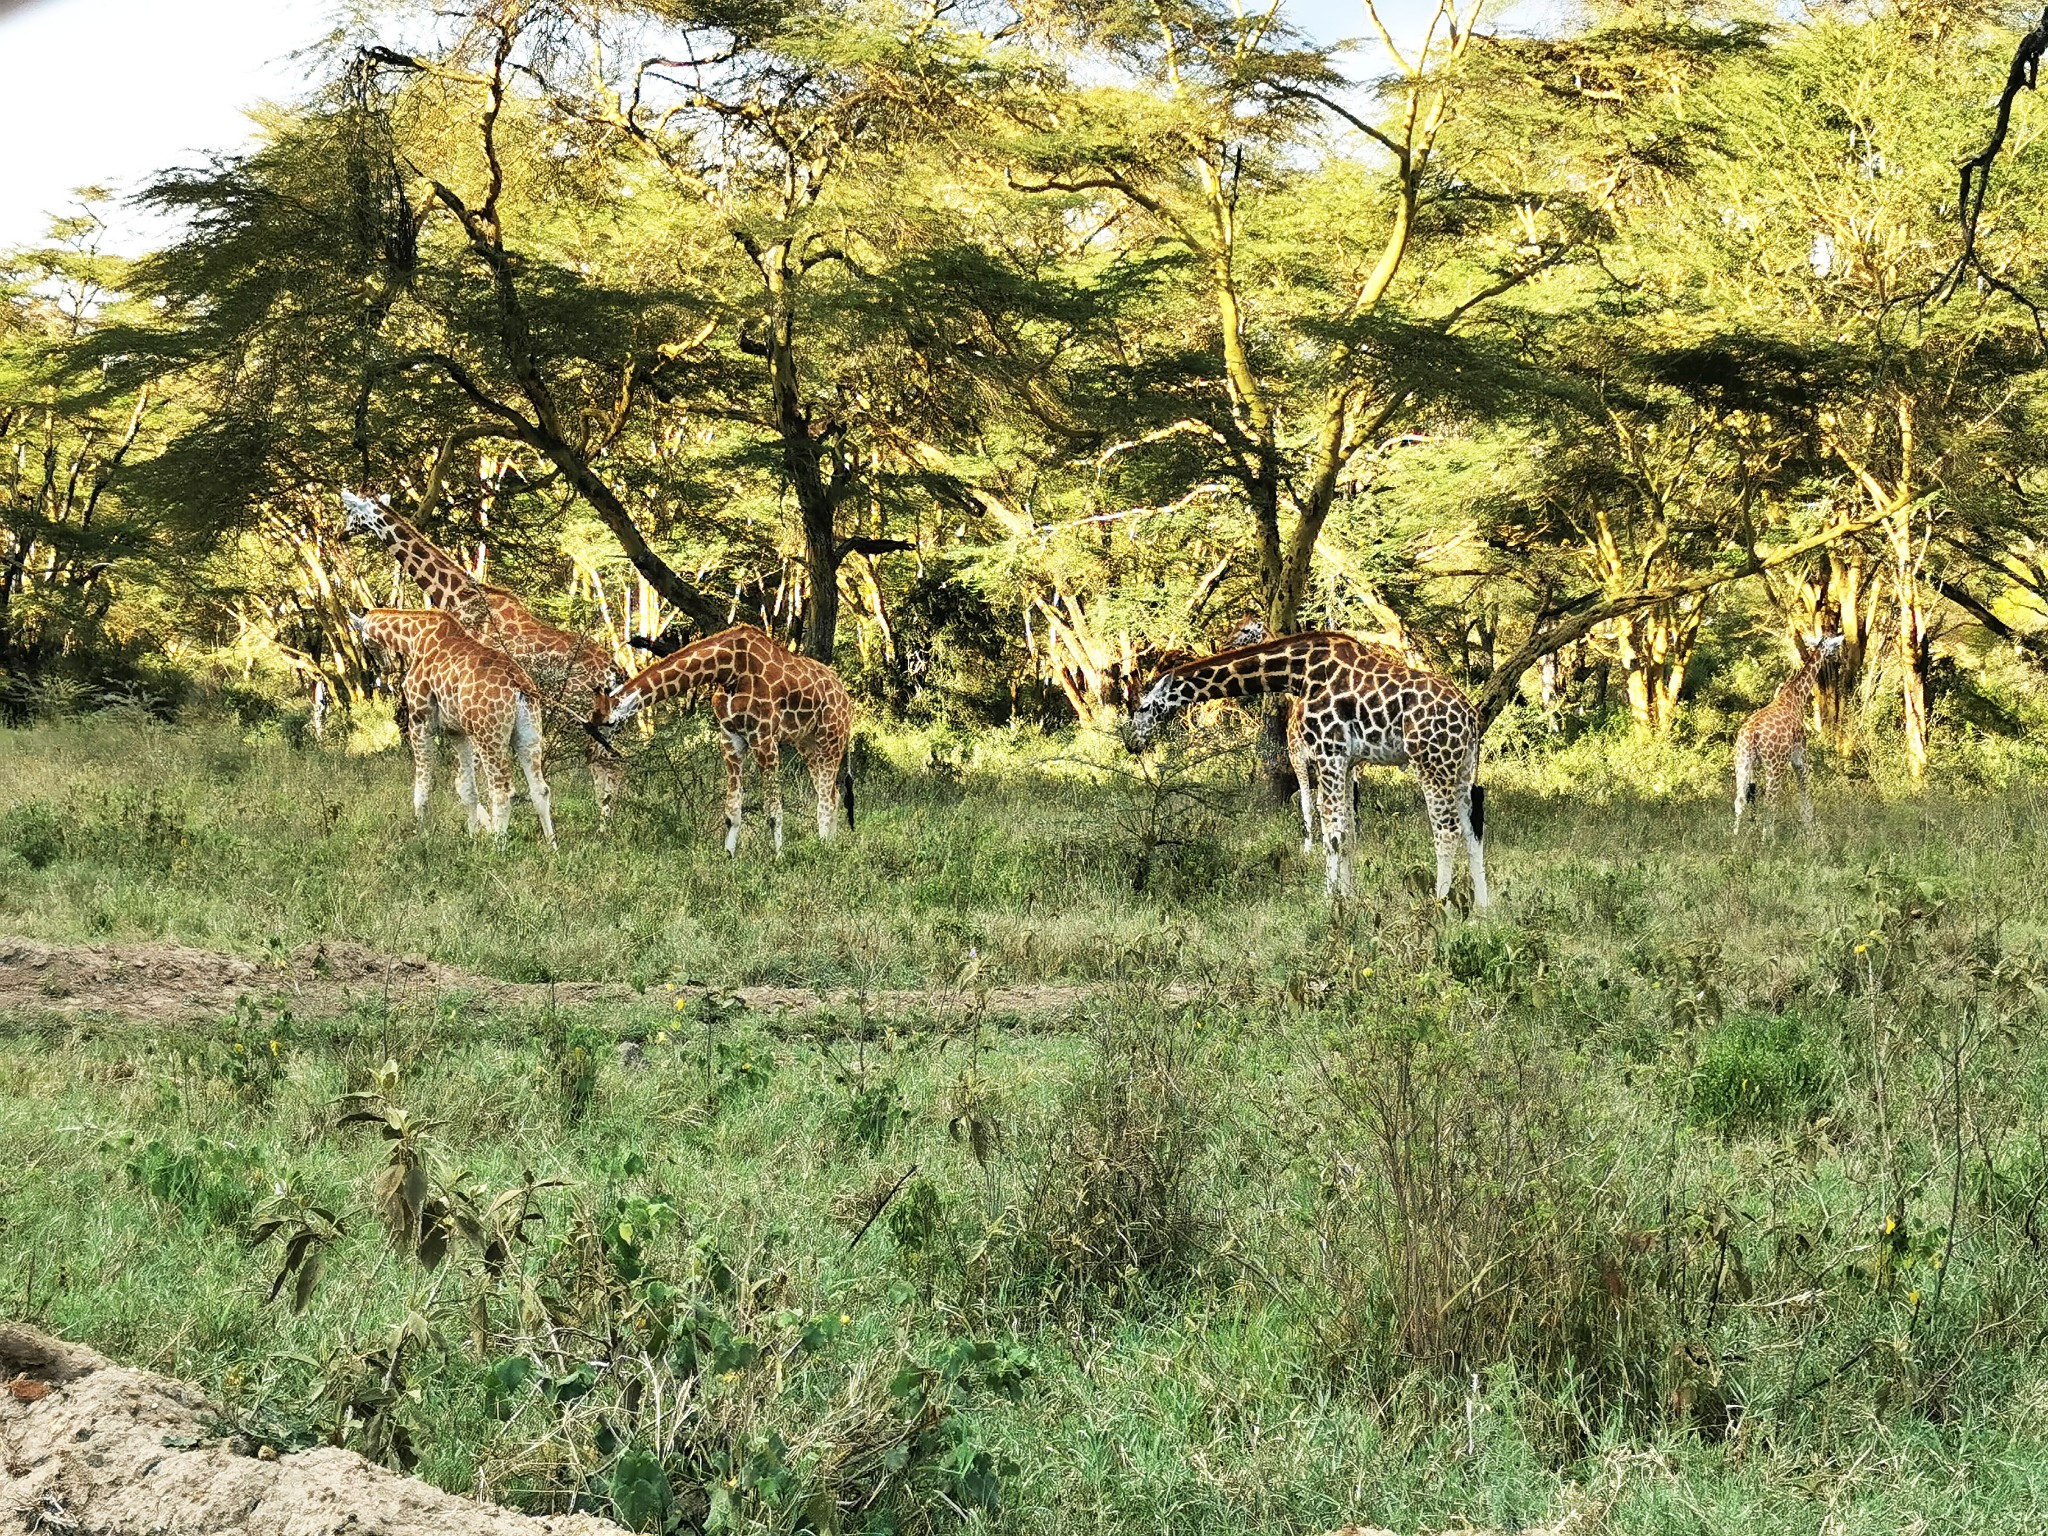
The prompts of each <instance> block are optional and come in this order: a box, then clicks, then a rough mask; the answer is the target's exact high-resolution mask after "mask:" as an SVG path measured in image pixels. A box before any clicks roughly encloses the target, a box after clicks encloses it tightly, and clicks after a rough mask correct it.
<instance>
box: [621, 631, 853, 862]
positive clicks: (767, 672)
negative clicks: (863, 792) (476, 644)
mask: <svg viewBox="0 0 2048 1536" xmlns="http://www.w3.org/2000/svg"><path fill="white" fill-rule="evenodd" d="M701 696H708V697H709V698H710V701H711V713H712V717H713V718H714V719H715V720H716V721H717V722H718V729H719V737H720V740H721V743H722V745H723V746H724V749H725V851H726V852H727V853H728V854H730V855H732V856H734V857H737V856H738V854H739V846H740V815H741V810H742V799H741V791H740V774H741V770H742V769H743V768H744V766H745V763H746V759H747V757H748V756H749V755H751V756H752V757H753V759H754V762H755V765H756V766H757V767H758V768H759V770H760V774H761V792H762V797H763V799H764V800H765V801H766V803H767V809H768V824H769V828H770V830H771V832H772V833H773V838H774V844H775V851H776V852H777V853H780V852H782V787H781V784H780V782H779V781H778V779H777V777H776V769H777V767H778V766H779V764H780V762H781V751H782V748H783V747H784V746H792V747H794V748H795V749H796V750H797V752H798V754H799V755H800V756H801V757H802V758H803V760H804V764H805V766H806V767H807V768H809V769H810V772H811V787H812V788H813V789H814V790H815V791H816V792H817V796H818V836H819V837H820V838H824V839H828V840H829V839H830V838H831V837H833V836H834V835H835V834H836V833H837V831H838V826H839V804H840V800H841V797H842V795H843V797H844V799H845V803H846V827H847V830H848V831H852V830H853V769H852V763H851V760H850V758H849V756H848V753H847V748H848V745H849V744H850V742H851V739H852V735H853V701H852V699H851V698H849V697H848V695H847V692H846V687H845V685H844V684H843V683H841V682H840V681H839V675H838V674H837V673H836V672H834V671H833V670H832V669H831V668H830V667H828V666H826V665H825V664H824V663H823V662H821V661H814V660H812V659H811V658H810V657H808V656H799V655H797V654H796V653H795V652H793V651H790V650H787V649H785V648H784V647H783V646H781V645H779V644H777V643H776V641H775V640H774V638H773V637H771V636H770V635H768V634H767V633H766V632H765V631H762V630H759V629H756V628H754V627H753V626H752V625H749V624H741V625H736V626H735V627H733V628H732V629H727V630H721V631H720V632H719V633H717V634H715V635H707V636H705V637H704V638H703V639H701V640H694V641H692V642H691V643H690V644H688V645H686V646H682V647H681V648H679V649H677V650H674V651H671V652H670V653H669V654H668V655H666V656H664V657H662V658H661V659H660V660H659V661H656V662H654V663H652V664H651V665H649V666H648V667H646V668H645V669H643V670H642V671H640V672H639V673H637V674H636V675H635V676H633V677H631V678H629V679H627V680H626V682H624V683H623V684H621V685H620V686H619V687H618V688H617V689H616V691H606V690H604V689H599V690H597V692H596V701H595V704H594V707H593V708H592V711H591V715H590V719H589V721H588V722H587V724H588V725H589V728H590V730H591V733H592V734H593V735H595V736H599V737H600V739H602V733H603V732H605V731H608V730H610V729H612V728H614V727H616V726H619V725H622V724H624V723H625V722H626V721H628V720H630V719H632V718H633V716H634V715H636V714H638V713H639V712H640V711H641V710H642V709H643V708H645V707H647V706H648V705H650V704H660V703H663V702H665V701H667V700H669V699H686V698H694V697H701Z"/></svg>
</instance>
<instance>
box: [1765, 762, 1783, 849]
mask: <svg viewBox="0 0 2048 1536" xmlns="http://www.w3.org/2000/svg"><path fill="white" fill-rule="evenodd" d="M1784 780H1785V765H1784V764H1783V763H1781V762H1779V761H1778V760H1777V759H1776V758H1774V757H1768V756H1767V757H1765V758H1764V804H1765V808H1766V809H1765V826H1766V827H1767V829H1768V830H1769V831H1770V832H1771V833H1772V834H1773V835H1776V833H1777V830H1778V791H1779V790H1780V789H1781V788H1783V787H1784Z"/></svg>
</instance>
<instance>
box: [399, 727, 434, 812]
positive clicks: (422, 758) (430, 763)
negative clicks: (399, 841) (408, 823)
mask: <svg viewBox="0 0 2048 1536" xmlns="http://www.w3.org/2000/svg"><path fill="white" fill-rule="evenodd" d="M428 715H429V711H427V710H426V709H423V708H422V709H413V710H410V711H408V718H407V719H406V722H405V736H406V741H407V744H408V745H410V746H411V747H412V819H413V820H414V821H415V822H417V823H419V825H420V827H421V829H422V830H424V829H425V827H426V825H427V796H428V795H429V794H430V793H431V792H432V791H433V788H434V727H433V722H432V721H431V720H430V719H429V718H428Z"/></svg>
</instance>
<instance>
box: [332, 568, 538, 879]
mask: <svg viewBox="0 0 2048 1536" xmlns="http://www.w3.org/2000/svg"><path fill="white" fill-rule="evenodd" d="M349 627H350V628H352V629H353V630H355V632H356V633H357V634H359V635H361V636H362V637H363V639H364V640H366V641H368V642H369V643H370V644H372V645H374V646H376V647H377V648H378V649H379V650H382V651H385V652H387V653H389V654H391V655H394V656H397V657H399V658H400V659H402V660H403V661H404V663H405V682H404V685H403V687H404V696H405V704H406V712H407V717H408V718H407V721H406V736H407V738H408V740H409V742H410V744H411V746H412V813H413V816H414V818H415V819H416V820H418V821H419V822H420V823H421V824H422V825H424V824H425V822H426V816H427V795H428V793H429V791H431V790H432V789H433V786H434V749H435V743H436V741H437V740H438V739H439V738H440V737H441V735H443V734H444V733H446V734H448V735H452V736H453V737H454V738H455V755H456V760H457V762H458V763H459V764H460V767H459V769H458V771H457V773H456V778H455V798H456V799H457V800H460V801H461V802H462V804H463V806H464V807H465V808H466V809H467V811H468V813H469V815H468V820H469V830H470V832H471V833H472V834H475V833H478V832H483V831H489V832H490V833H491V835H492V836H493V837H495V838H497V840H498V841H499V842H500V843H501V844H502V843H503V842H504V841H505V832H506V828H507V827H508V826H509V825H510V822H511V819H512V763H513V760H514V759H515V758H516V759H517V760H518V763H519V766H520V769H521V770H522V771H523V772H524V773H525V775H526V788H527V793H528V794H529V795H531V796H532V799H533V809H534V811H535V813H536V814H537V815H538V816H539V817H540V830H541V835H542V836H544V837H545V838H546V839H547V842H548V846H549V847H550V848H552V847H554V845H555V817H554V806H553V802H552V801H551V800H550V798H549V796H548V781H547V779H546V777H545V776H544V775H543V773H542V771H541V759H542V754H543V751H544V748H545V740H544V737H543V735H542V731H541V703H540V691H539V690H538V689H537V688H536V687H535V686H534V682H533V679H532V678H530V677H528V676H527V675H526V673H525V671H524V670H523V669H522V668H521V667H520V665H519V664H518V663H517V662H515V661H513V660H512V659H511V658H510V657H509V656H507V655H505V654H504V652H502V651H495V650H492V649H491V647H489V646H488V645H485V644H484V643H483V642H482V641H480V640H477V639H475V638H474V637H473V636H471V635H470V634H469V633H468V632H467V631H465V630H464V629H463V627H462V626H461V625H460V624H459V623H457V622H456V620H455V618H454V616H453V615H451V614H448V613H444V612H442V611H441V610H439V609H437V608H372V609H371V610H370V611H369V612H367V613H363V614H350V615H349ZM479 773H481V774H482V777H483V795H482V796H481V797H480V796H479V795H478V793H477V776H478V774H479ZM486 800H487V801H488V804H485V801H486Z"/></svg>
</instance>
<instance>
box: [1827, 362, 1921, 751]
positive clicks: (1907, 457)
mask: <svg viewBox="0 0 2048 1536" xmlns="http://www.w3.org/2000/svg"><path fill="white" fill-rule="evenodd" d="M1916 428H1917V422H1916V420H1915V414H1914V403H1913V400H1912V397H1911V396H1909V395H1906V394H1903V393H1902V394H1899V395H1896V396H1894V397H1893V398H1892V399H1891V400H1890V401H1888V402H1887V403H1886V404H1885V406H1884V407H1882V408H1880V407H1877V406H1872V407H1870V408H1868V409H1866V410H1864V411H1863V412H1861V413H1860V415H1859V416H1858V417H1857V418H1856V419H1855V420H1853V421H1848V422H1845V421H1844V420H1843V419H1842V418H1841V417H1840V416H1839V415H1837V414H1834V413H1830V414H1829V415H1828V416H1827V417H1825V418H1824V419H1823V422H1822V431H1823V435H1824V438H1825V440H1826V443H1827V446H1828V448H1829V450H1830V451H1831V452H1832V453H1833V454H1834V455H1835V457H1836V458H1838V459H1839V460H1840V461H1841V462H1842V464H1843V465H1844V467H1846V468H1847V469H1848V471H1849V473H1850V474H1851V475H1852V476H1854V477H1855V480H1856V483H1857V485H1858V486H1859V487H1860V488H1861V489H1862V491H1863V495H1864V499H1865V501H1866V503H1867V504H1868V506H1869V508H1870V511H1871V521H1872V523H1873V524H1874V525H1876V526H1878V527H1881V528H1882V529H1883V531H1884V541H1885V550H1886V553H1887V554H1888V555H1889V557H1890V561H1889V569H1888V571H1887V575H1888V576H1889V578H1890V587H1891V600H1892V603H1893V606H1894V620H1895V635H1894V647H1895V649H1894V660H1895V661H1896V662H1897V663H1898V668H1899V704H1900V736H1901V740H1900V747H1901V752H1902V755H1903V757H1904V759H1905V765H1906V773H1907V776H1908V777H1909V778H1911V779H1912V781H1913V783H1914V784H1915V785H1916V786H1917V785H1919V784H1922V783H1924V782H1925V780H1926V777H1927V755H1928V734H1929V718H1928V709H1927V663H1928V640H1927V614H1926V610H1925V607H1924V605H1923V604H1922V602H1921V600H1920V581H1921V574H1920V570H1921V565H1922V563H1923V562H1924V560H1925V558H1926V553H1927V541H1926V539H1925V538H1924V537H1921V538H1918V539H1917V540H1916V538H1915V534H1914V522H1915V518H1914V514H1915V512H1916V510H1921V508H1920V496H1919V494H1918V492H1917V491H1916V490H1915V482H1916V477H1917V476H1918V475H1919V473H1920V469H1921V465H1920V463H1919V458H1918V449H1919V442H1918V437H1917V432H1916ZM1880 430H1882V431H1883V433H1884V434H1886V435H1888V436H1889V438H1890V443H1889V445H1888V447H1887V448H1886V449H1885V450H1884V455H1885V457H1886V458H1887V459H1889V461H1890V462H1889V463H1887V464H1883V465H1882V466H1881V465H1880V463H1879V444H1880ZM1923 516H1924V513H1923Z"/></svg>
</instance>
